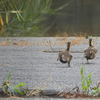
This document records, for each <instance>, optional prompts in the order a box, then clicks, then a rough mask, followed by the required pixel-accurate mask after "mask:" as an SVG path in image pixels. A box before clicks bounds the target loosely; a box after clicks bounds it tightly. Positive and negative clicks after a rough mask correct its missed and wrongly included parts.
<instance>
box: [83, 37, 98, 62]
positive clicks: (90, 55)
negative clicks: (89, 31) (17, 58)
mask: <svg viewBox="0 0 100 100" xmlns="http://www.w3.org/2000/svg"><path fill="white" fill-rule="evenodd" d="M97 52H98V50H97V48H96V47H95V46H94V43H93V39H89V47H88V48H86V49H85V50H84V55H85V58H86V59H87V63H89V60H91V59H94V58H95V57H96V54H97Z"/></svg>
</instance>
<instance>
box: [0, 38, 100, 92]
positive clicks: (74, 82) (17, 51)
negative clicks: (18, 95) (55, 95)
mask: <svg viewBox="0 0 100 100" xmlns="http://www.w3.org/2000/svg"><path fill="white" fill-rule="evenodd" d="M79 38H80V37H79ZM92 38H93V40H94V45H95V46H96V47H97V49H98V54H97V56H96V58H95V59H93V60H91V61H90V64H87V63H86V62H87V61H86V59H85V58H83V56H84V54H83V51H84V49H85V48H87V47H88V39H85V38H82V40H81V39H76V37H69V38H66V39H65V38H60V37H58V38H56V37H55V38H52V37H42V38H11V37H10V38H8V37H6V38H0V45H1V46H0V83H3V82H4V81H5V80H6V79H7V77H8V74H9V71H11V78H10V82H11V83H13V85H14V86H15V85H17V84H18V82H25V83H28V88H29V89H33V88H34V87H37V88H38V89H46V90H56V91H63V90H66V89H67V90H70V89H72V88H74V87H76V86H79V87H80V89H81V85H82V83H81V75H80V70H81V66H85V68H86V69H85V74H86V75H88V74H89V73H93V75H92V79H93V83H92V85H91V86H96V84H97V83H98V82H100V52H99V50H100V38H99V37H98V38H95V37H92ZM73 39H74V40H75V39H76V40H77V41H78V42H77V43H76V44H73V46H72V47H71V52H72V55H73V59H72V61H71V67H68V65H67V64H62V63H60V62H59V61H57V58H58V52H59V51H61V50H62V49H65V48H66V41H72V40H73ZM2 41H4V42H2ZM19 41H20V43H26V42H28V43H27V44H22V45H18V43H19ZM6 42H7V43H9V44H7V43H6ZM62 42H63V43H62ZM20 43H19V44H20ZM53 51H55V52H53Z"/></svg>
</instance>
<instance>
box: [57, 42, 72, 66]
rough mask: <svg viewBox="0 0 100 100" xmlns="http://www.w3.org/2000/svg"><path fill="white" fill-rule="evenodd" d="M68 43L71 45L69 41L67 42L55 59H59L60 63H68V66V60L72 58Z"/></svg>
mask: <svg viewBox="0 0 100 100" xmlns="http://www.w3.org/2000/svg"><path fill="white" fill-rule="evenodd" d="M70 45H71V42H68V43H67V49H65V50H64V51H61V52H60V53H59V57H58V59H57V60H60V62H61V63H68V66H70V61H71V60H72V55H71V53H70Z"/></svg>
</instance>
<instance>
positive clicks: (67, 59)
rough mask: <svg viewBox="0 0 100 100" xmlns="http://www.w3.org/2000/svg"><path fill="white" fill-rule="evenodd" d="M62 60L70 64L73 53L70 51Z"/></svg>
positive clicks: (64, 54) (65, 53)
mask: <svg viewBox="0 0 100 100" xmlns="http://www.w3.org/2000/svg"><path fill="white" fill-rule="evenodd" d="M62 59H64V60H65V61H67V62H70V61H71V59H72V55H71V53H70V52H69V51H66V52H64V53H63V55H62Z"/></svg>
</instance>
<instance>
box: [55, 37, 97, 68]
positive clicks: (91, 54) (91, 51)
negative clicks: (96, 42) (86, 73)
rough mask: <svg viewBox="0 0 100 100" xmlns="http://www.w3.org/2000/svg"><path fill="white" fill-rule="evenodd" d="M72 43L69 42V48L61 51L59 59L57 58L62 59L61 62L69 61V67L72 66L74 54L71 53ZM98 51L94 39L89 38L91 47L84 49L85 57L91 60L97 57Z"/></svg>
mask: <svg viewBox="0 0 100 100" xmlns="http://www.w3.org/2000/svg"><path fill="white" fill-rule="evenodd" d="M70 45H71V42H68V43H67V49H65V50H64V51H62V52H60V53H59V57H58V59H57V60H60V62H62V63H68V66H69V67H70V62H71V60H72V57H73V56H72V54H71V53H70ZM97 52H98V51H97V49H96V47H95V46H93V40H92V39H89V47H88V48H87V49H85V50H84V55H85V58H86V59H87V62H89V61H88V60H91V59H93V58H95V56H96V53H97Z"/></svg>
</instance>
